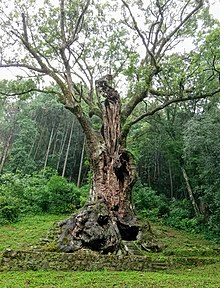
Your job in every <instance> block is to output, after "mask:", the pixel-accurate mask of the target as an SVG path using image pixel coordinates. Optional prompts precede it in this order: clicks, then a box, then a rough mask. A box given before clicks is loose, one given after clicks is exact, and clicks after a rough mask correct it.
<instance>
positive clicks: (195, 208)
mask: <svg viewBox="0 0 220 288" xmlns="http://www.w3.org/2000/svg"><path fill="white" fill-rule="evenodd" d="M181 171H182V173H183V178H184V180H185V182H186V187H187V191H188V193H189V198H190V201H191V203H192V206H193V209H194V212H195V215H196V216H199V215H200V212H199V207H198V205H197V204H196V201H195V198H194V195H193V191H192V188H191V185H190V183H189V177H188V175H187V173H186V170H185V168H184V167H182V166H181Z"/></svg>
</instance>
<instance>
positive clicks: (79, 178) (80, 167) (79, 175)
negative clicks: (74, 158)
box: [77, 136, 86, 187]
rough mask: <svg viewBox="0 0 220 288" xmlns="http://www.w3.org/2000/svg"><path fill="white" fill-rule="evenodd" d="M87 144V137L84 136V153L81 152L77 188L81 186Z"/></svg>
mask: <svg viewBox="0 0 220 288" xmlns="http://www.w3.org/2000/svg"><path fill="white" fill-rule="evenodd" d="M85 144H86V137H85V136H84V140H83V147H82V152H81V157H80V164H79V172H78V178H77V187H79V186H80V180H81V174H82V165H83V158H84V152H85Z"/></svg>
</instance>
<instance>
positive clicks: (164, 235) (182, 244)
mask: <svg viewBox="0 0 220 288" xmlns="http://www.w3.org/2000/svg"><path fill="white" fill-rule="evenodd" d="M66 217H67V216H57V215H41V216H31V217H28V218H24V219H22V221H20V222H18V223H15V224H12V225H5V226H2V227H0V251H3V250H5V249H7V248H10V249H14V250H16V249H20V250H25V249H30V248H31V246H35V245H36V243H37V242H38V241H39V239H40V238H42V237H45V235H46V233H47V231H48V229H49V228H50V227H51V226H52V224H53V223H54V222H55V221H58V220H62V219H65V218H66ZM153 228H154V229H156V230H157V231H158V235H160V237H161V240H162V239H163V241H164V242H165V243H166V244H168V246H169V247H167V249H168V250H167V251H168V252H173V255H175V254H176V255H177V256H178V255H179V254H181V253H184V256H187V254H188V252H189V254H190V253H191V254H192V251H198V252H196V253H198V254H200V252H202V253H203V254H204V251H206V250H207V251H208V252H209V253H205V254H207V255H204V256H208V255H209V254H210V255H209V257H210V258H211V257H217V255H215V254H213V256H212V255H211V252H212V251H213V249H214V248H218V247H219V245H214V244H212V243H210V242H208V241H204V240H203V239H202V237H199V236H193V235H189V234H186V233H184V232H180V231H176V230H174V229H170V228H168V227H159V226H158V225H155V226H154V227H153ZM187 249H188V250H187ZM178 251H179V252H178ZM180 251H181V253H180ZM187 251H188V252H187ZM177 252H178V253H177ZM164 253H165V254H166V253H167V252H166V251H165V252H164ZM0 256H1V255H0ZM158 256H159V255H158ZM199 256H202V255H199ZM219 272H220V261H219V263H216V264H212V265H203V266H200V267H191V266H187V267H183V268H181V269H172V270H166V271H162V272H109V271H98V272H62V271H60V272H57V271H49V272H48V271H27V272H1V273H0V288H9V287H10V288H17V287H18V288H25V287H36V288H38V287H46V288H52V287H53V288H54V287H58V288H60V287H61V288H62V287H100V288H101V287H102V288H105V287H120V288H123V287H126V288H128V287H135V288H139V287H152V288H157V287H172V288H175V287H177V288H181V287H187V288H189V287H200V288H207V287H210V288H214V287H218V288H219V287H220V273H219Z"/></svg>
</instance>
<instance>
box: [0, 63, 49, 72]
mask: <svg viewBox="0 0 220 288" xmlns="http://www.w3.org/2000/svg"><path fill="white" fill-rule="evenodd" d="M11 67H17V68H27V69H28V70H32V71H36V72H38V73H42V74H45V71H44V70H43V69H40V68H37V67H34V66H31V65H28V64H21V63H9V64H0V68H11Z"/></svg>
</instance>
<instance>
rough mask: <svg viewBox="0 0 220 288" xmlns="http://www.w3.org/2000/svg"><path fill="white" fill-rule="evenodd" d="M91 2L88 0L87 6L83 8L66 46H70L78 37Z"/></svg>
mask: <svg viewBox="0 0 220 288" xmlns="http://www.w3.org/2000/svg"><path fill="white" fill-rule="evenodd" d="M89 4H90V0H87V2H86V5H85V7H84V8H83V10H82V12H81V14H80V16H79V17H78V19H77V22H76V26H75V30H74V32H73V34H72V36H71V37H70V39H69V40H68V41H67V43H66V47H69V46H70V45H72V43H73V42H74V41H75V40H76V39H77V34H78V33H79V32H80V30H81V27H80V26H82V24H83V17H84V15H85V13H86V12H87V10H88V8H89Z"/></svg>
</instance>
